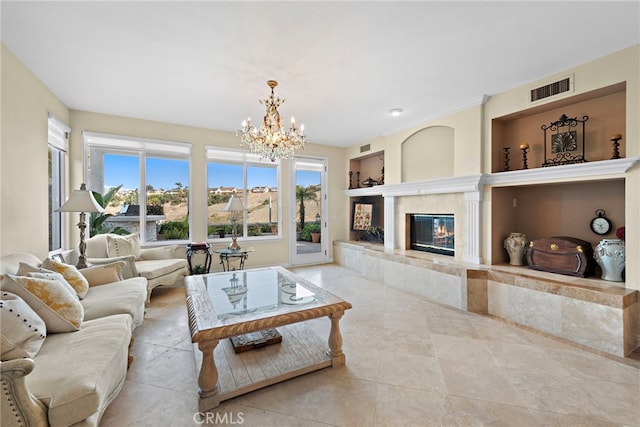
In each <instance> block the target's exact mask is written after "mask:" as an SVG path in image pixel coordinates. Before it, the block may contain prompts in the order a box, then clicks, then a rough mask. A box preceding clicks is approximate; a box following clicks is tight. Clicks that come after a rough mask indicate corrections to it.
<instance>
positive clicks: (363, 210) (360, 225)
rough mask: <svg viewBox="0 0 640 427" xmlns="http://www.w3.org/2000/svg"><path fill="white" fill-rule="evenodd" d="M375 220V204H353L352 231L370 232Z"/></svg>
mask: <svg viewBox="0 0 640 427" xmlns="http://www.w3.org/2000/svg"><path fill="white" fill-rule="evenodd" d="M372 220H373V203H358V202H354V203H353V221H352V222H351V229H353V230H368V229H369V227H371V223H372Z"/></svg>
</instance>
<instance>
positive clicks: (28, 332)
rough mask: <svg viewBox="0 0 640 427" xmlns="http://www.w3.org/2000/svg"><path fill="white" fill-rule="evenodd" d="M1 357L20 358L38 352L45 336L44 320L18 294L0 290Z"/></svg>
mask: <svg viewBox="0 0 640 427" xmlns="http://www.w3.org/2000/svg"><path fill="white" fill-rule="evenodd" d="M0 324H2V330H0V332H1V333H0V353H2V356H1V359H2V361H3V362H4V361H5V360H13V359H21V358H23V357H34V356H35V355H36V354H38V351H39V350H40V347H42V343H44V339H45V338H46V336H47V327H46V325H45V323H44V320H42V319H41V318H40V316H38V314H37V313H36V312H35V311H34V310H33V309H32V308H31V307H29V305H28V304H27V303H26V302H24V300H23V299H22V298H20V297H19V296H17V295H15V294H12V293H11V292H0Z"/></svg>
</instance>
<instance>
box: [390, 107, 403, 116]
mask: <svg viewBox="0 0 640 427" xmlns="http://www.w3.org/2000/svg"><path fill="white" fill-rule="evenodd" d="M403 111H404V110H403V109H402V108H392V109H391V110H389V114H391V115H392V116H399V115H400V114H402V112H403Z"/></svg>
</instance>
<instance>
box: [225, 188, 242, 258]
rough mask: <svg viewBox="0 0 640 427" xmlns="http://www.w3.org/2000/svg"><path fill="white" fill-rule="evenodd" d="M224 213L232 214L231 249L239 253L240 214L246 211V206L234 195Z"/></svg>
mask: <svg viewBox="0 0 640 427" xmlns="http://www.w3.org/2000/svg"><path fill="white" fill-rule="evenodd" d="M223 211H225V212H231V226H232V229H231V244H230V245H229V249H231V250H232V251H237V250H239V249H240V245H239V244H238V242H237V240H236V239H237V238H238V229H237V227H238V212H242V211H244V205H243V204H242V200H241V199H239V198H237V197H236V196H235V195H232V196H231V198H230V199H229V203H227V206H225V207H224V209H223Z"/></svg>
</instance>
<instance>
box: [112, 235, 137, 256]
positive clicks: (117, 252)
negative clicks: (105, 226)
mask: <svg viewBox="0 0 640 427" xmlns="http://www.w3.org/2000/svg"><path fill="white" fill-rule="evenodd" d="M107 255H108V256H109V258H113V257H119V256H127V255H133V256H135V257H136V260H140V237H138V235H137V234H135V233H134V234H129V235H126V236H119V235H117V234H107Z"/></svg>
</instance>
